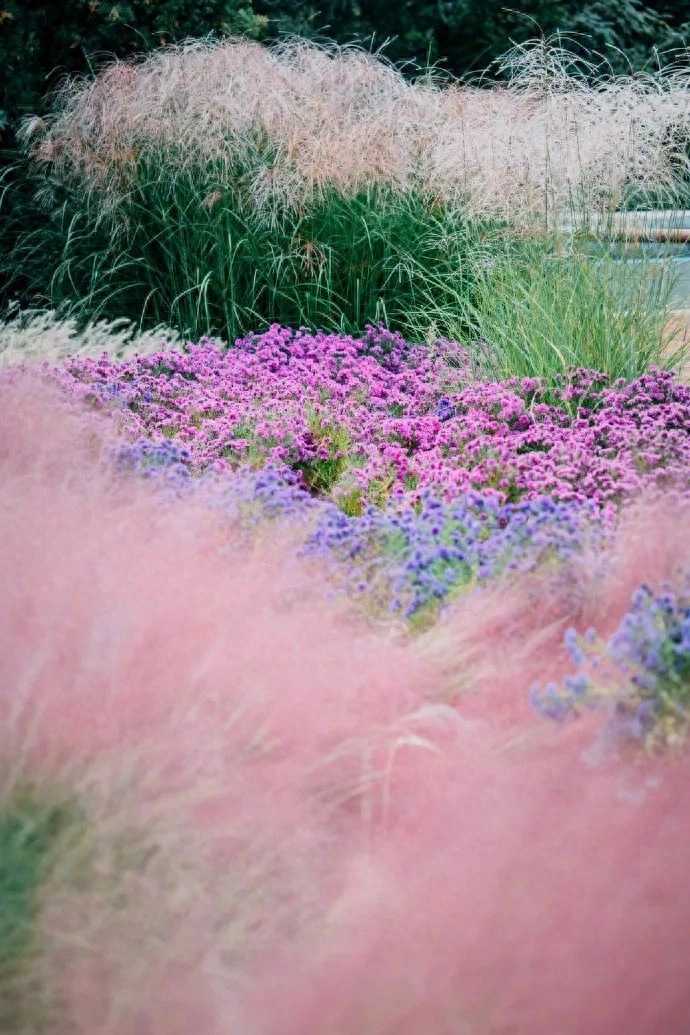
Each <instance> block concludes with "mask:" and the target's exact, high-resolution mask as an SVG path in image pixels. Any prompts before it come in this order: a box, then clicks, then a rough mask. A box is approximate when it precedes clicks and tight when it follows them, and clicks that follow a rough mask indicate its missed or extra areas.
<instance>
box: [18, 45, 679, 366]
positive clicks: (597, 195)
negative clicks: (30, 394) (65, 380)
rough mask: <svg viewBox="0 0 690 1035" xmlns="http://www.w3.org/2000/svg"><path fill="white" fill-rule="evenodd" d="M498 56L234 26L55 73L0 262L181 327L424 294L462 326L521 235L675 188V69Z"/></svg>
mask: <svg viewBox="0 0 690 1035" xmlns="http://www.w3.org/2000/svg"><path fill="white" fill-rule="evenodd" d="M503 71H505V72H506V73H507V76H508V78H507V80H506V81H505V82H496V83H495V84H494V85H493V86H492V88H490V89H476V88H474V87H471V86H467V85H464V84H462V83H459V82H454V81H451V80H448V79H447V78H446V79H443V78H442V77H441V76H440V75H438V74H434V73H432V72H426V73H425V74H424V75H420V76H419V77H418V78H417V79H416V80H409V79H406V78H405V77H404V76H403V75H402V73H401V71H400V70H399V69H397V68H395V67H393V66H392V65H390V64H389V63H387V62H386V61H385V60H384V59H383V58H382V57H381V56H380V55H372V54H368V53H364V52H362V51H361V50H358V49H356V48H336V47H331V48H328V47H319V46H315V45H313V44H309V43H306V42H305V41H300V40H297V41H291V42H286V43H282V44H280V45H276V46H274V47H271V48H269V47H263V46H260V45H258V44H255V43H251V42H248V41H246V40H237V39H229V40H225V41H223V42H220V43H218V42H215V43H214V42H210V41H207V40H201V41H193V42H189V43H186V44H184V45H182V46H178V47H173V48H168V49H164V50H161V51H160V52H157V53H155V54H152V55H149V56H147V57H145V58H143V59H140V60H133V61H131V62H115V63H114V64H111V65H110V66H108V67H106V68H105V69H104V70H103V71H102V72H101V73H100V74H99V75H98V76H96V77H95V78H93V79H86V80H84V79H72V80H68V81H67V82H66V83H65V84H64V86H63V88H62V89H61V91H60V92H59V93H58V94H57V96H56V98H55V101H54V105H53V110H52V113H51V114H48V115H46V116H45V117H44V118H38V117H36V118H33V119H30V120H27V122H26V124H25V126H24V132H23V139H24V143H25V147H26V155H27V161H28V163H29V167H30V169H31V176H32V177H33V178H34V179H35V184H36V194H37V199H38V201H39V202H40V204H41V205H42V206H43V208H44V217H43V220H42V222H41V224H40V225H39V226H38V228H37V229H35V230H34V231H29V232H21V231H18V237H17V245H16V247H15V249H14V251H13V253H12V255H11V256H10V257H9V259H8V261H7V262H6V269H5V273H6V275H8V276H9V278H10V279H12V278H13V277H15V278H19V279H20V280H21V281H22V283H23V285H24V290H25V292H26V293H28V294H29V295H30V296H31V297H34V298H36V297H39V298H43V299H44V300H45V301H46V302H47V304H49V305H52V306H57V307H64V308H65V309H68V310H70V311H71V312H73V313H74V314H75V315H76V316H78V317H79V319H80V320H81V321H82V322H84V321H86V320H88V319H113V318H117V317H121V316H126V317H128V318H130V319H133V320H138V321H140V322H141V323H142V325H144V326H149V327H150V326H154V325H155V324H157V323H167V324H169V325H173V326H176V327H178V328H180V330H181V331H182V332H183V333H186V334H188V335H190V336H192V337H199V336H200V335H201V334H203V333H208V332H209V331H210V332H213V333H218V334H220V335H222V336H223V337H224V338H226V339H227V340H232V339H233V338H234V337H235V336H237V335H238V334H244V333H246V332H248V331H249V330H252V329H257V328H261V327H262V326H265V325H266V324H269V323H271V322H280V323H283V324H288V325H293V326H294V325H296V326H299V325H308V326H312V327H314V326H319V327H323V328H325V329H328V330H340V331H355V330H361V328H362V326H363V324H364V323H365V322H366V321H378V320H383V321H385V322H387V323H388V324H389V325H391V326H393V327H395V328H397V329H400V330H401V331H402V332H403V333H405V334H407V335H408V336H409V335H411V334H412V332H413V330H415V329H417V328H418V327H419V324H420V316H422V317H423V315H424V309H425V308H428V310H429V312H428V319H427V320H426V324H427V325H430V324H432V323H433V322H434V321H435V320H436V321H438V317H439V315H440V314H441V313H446V314H447V315H452V316H453V318H454V323H455V325H456V326H459V327H460V329H461V330H462V332H463V336H467V335H470V334H471V333H473V331H474V330H475V328H476V324H477V321H476V320H475V319H473V318H472V317H473V314H474V313H475V312H476V311H478V310H483V309H484V307H485V303H486V299H487V292H488V298H489V300H491V299H492V297H493V290H494V285H491V284H490V285H489V286H488V287H487V282H486V277H485V271H486V269H487V267H490V266H495V265H496V262H497V261H498V262H499V263H500V262H506V261H509V262H510V263H512V262H514V261H516V259H519V261H520V262H523V259H522V258H520V256H521V254H522V241H521V239H520V237H519V234H522V233H524V232H528V233H529V234H531V235H533V234H534V233H536V234H537V235H538V236H540V237H541V238H545V236H547V235H548V234H550V233H551V232H552V231H558V230H559V228H560V227H561V226H562V224H563V223H564V222H565V221H566V218H567V221H568V222H569V225H573V224H574V214H579V216H578V221H577V225H581V223H582V221H583V218H586V220H589V218H590V216H591V217H594V215H596V214H601V212H609V211H613V210H615V209H618V208H620V207H621V206H625V205H626V204H630V203H631V199H633V196H634V199H635V203H639V202H640V200H641V199H642V200H644V199H645V198H647V199H651V198H652V196H653V197H654V198H655V199H656V200H657V201H658V200H659V198H660V197H661V196H663V197H664V199H665V200H666V202H668V203H671V202H673V203H674V204H680V203H681V201H682V198H683V190H684V184H685V183H686V179H687V169H688V155H687V139H688V127H689V126H690V90H689V89H688V81H687V77H686V76H684V75H683V74H682V73H681V72H679V71H677V70H667V71H665V72H659V73H658V74H656V75H650V76H647V77H640V76H628V77H622V78H620V77H618V78H616V77H611V76H606V75H604V74H600V75H599V77H598V78H597V74H596V71H595V70H594V69H593V68H592V67H583V66H582V65H581V64H579V65H578V64H577V62H575V61H574V59H572V58H571V57H570V56H569V55H567V54H566V53H565V52H564V51H563V50H559V49H558V48H554V47H552V46H549V45H548V44H544V43H539V44H535V45H533V46H530V47H526V48H523V49H522V50H520V51H516V52H514V53H513V54H511V55H509V56H508V57H507V58H506V60H505V62H504V67H503ZM583 213H584V216H583ZM545 231H546V232H547V234H546V235H545ZM516 232H517V236H516ZM541 261H542V260H541V258H539V257H538V258H537V260H536V262H537V266H536V272H535V273H534V276H536V278H537V279H539V278H540V277H541V273H540V269H539V266H540V263H541ZM499 279H503V280H504V281H505V282H506V284H508V285H511V284H512V282H513V280H514V271H513V269H512V267H510V266H507V267H506V268H505V270H504V276H503V277H502V278H501V277H500V274H499ZM522 279H524V277H523V278H522ZM477 289H478V293H477ZM566 290H568V289H567V288H566ZM510 304H512V303H508V302H506V306H507V307H508V306H509V305H510ZM649 304H650V303H649V301H648V300H646V301H645V303H644V306H645V308H644V311H643V312H642V314H641V315H640V322H641V323H642V324H643V325H644V328H643V330H642V331H640V334H639V335H638V337H639V336H642V337H643V338H644V344H643V347H642V353H644V354H646V353H647V352H649V350H650V349H652V348H653V347H656V343H655V342H650V341H649V340H648V336H647V329H648V328H647V325H648V323H649V321H648V320H647V319H646V316H647V307H648V306H649ZM634 309H635V307H634V306H633V307H632V309H630V310H629V311H630V313H631V314H632V313H634ZM588 319H589V318H588ZM422 322H424V321H423V320H422ZM441 322H443V320H442V321H441ZM633 322H634V320H633ZM541 330H542V328H539V327H538V328H537V329H536V333H535V339H536V340H539V336H540V333H541ZM555 345H556V350H560V351H561V352H562V351H563V349H562V348H561V345H559V343H558V342H556V343H555ZM539 347H540V346H539ZM521 351H522V346H520V347H519V348H518V350H517V351H516V352H515V353H514V356H515V357H517V355H518V353H519V352H521ZM614 351H615V350H614ZM554 354H557V353H556V352H554ZM525 369H528V367H526V368H525ZM611 372H612V373H619V372H620V368H619V367H615V369H612V370H611Z"/></svg>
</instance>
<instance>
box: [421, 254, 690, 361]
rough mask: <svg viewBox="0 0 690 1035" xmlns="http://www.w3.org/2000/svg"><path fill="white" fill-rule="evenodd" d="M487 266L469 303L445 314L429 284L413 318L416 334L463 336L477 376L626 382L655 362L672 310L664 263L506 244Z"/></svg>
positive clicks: (458, 301) (462, 302) (459, 302)
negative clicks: (578, 374)
mask: <svg viewBox="0 0 690 1035" xmlns="http://www.w3.org/2000/svg"><path fill="white" fill-rule="evenodd" d="M487 260H488V261H487V262H486V264H485V267H484V269H483V271H481V272H480V273H478V276H477V279H476V282H475V284H474V286H473V292H472V295H471V297H469V296H467V295H465V296H458V298H457V299H456V301H455V304H454V305H449V306H446V307H445V308H444V307H443V306H439V305H437V303H436V300H435V297H434V284H433V282H432V283H430V290H429V296H428V299H427V303H426V305H425V307H424V308H423V309H422V310H421V311H420V313H419V314H418V315H417V333H418V334H419V333H420V332H422V331H423V328H424V324H425V322H426V321H431V322H432V323H433V326H434V328H435V330H437V331H440V332H441V333H443V334H446V335H448V336H449V337H451V338H453V337H457V336H458V335H460V336H462V335H466V334H467V333H468V331H469V334H470V337H471V338H472V339H473V340H474V341H475V342H476V343H477V344H476V345H475V356H474V359H475V364H476V368H477V373H478V374H480V376H483V377H495V378H499V379H500V378H505V377H511V376H514V375H517V376H521V377H544V378H546V379H547V380H552V379H553V378H555V377H558V376H560V375H562V374H563V373H565V372H566V371H568V370H572V369H573V368H580V367H586V368H589V369H594V370H601V371H605V372H606V373H607V374H608V375H609V376H610V377H612V378H616V377H625V378H634V377H638V376H639V375H641V374H642V373H644V371H645V370H647V369H648V368H649V366H650V364H652V363H655V362H660V361H661V356H662V352H663V349H664V345H665V344H666V343H665V341H664V326H665V324H666V322H667V320H668V316H669V308H670V306H669V302H668V299H669V283H668V278H667V270H666V268H665V266H664V264H663V263H654V262H646V261H640V262H637V263H631V262H625V261H614V260H613V259H612V258H610V257H608V256H596V255H591V254H589V253H588V252H587V251H580V252H574V253H571V254H566V255H559V254H557V253H555V252H553V251H551V250H549V249H545V248H543V247H541V246H539V245H536V244H535V245H529V244H522V245H515V246H512V245H509V244H506V247H505V249H504V251H503V253H502V254H500V253H498V252H497V253H495V254H494V256H488V255H487ZM468 297H469V303H468V302H467V299H468ZM427 325H428V324H427ZM679 358H680V357H668V361H669V362H671V363H672V364H673V363H674V362H675V361H676V360H677V359H679Z"/></svg>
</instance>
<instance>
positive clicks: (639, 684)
mask: <svg viewBox="0 0 690 1035" xmlns="http://www.w3.org/2000/svg"><path fill="white" fill-rule="evenodd" d="M565 644H566V647H567V649H568V653H569V654H570V657H571V659H572V661H573V662H574V663H575V665H576V666H577V668H578V672H577V673H576V674H575V675H571V676H567V677H566V678H565V680H564V681H563V684H562V685H561V686H558V685H557V684H556V683H549V684H547V685H546V687H545V688H542V687H541V686H539V685H535V686H533V687H532V690H531V695H530V696H531V700H532V704H533V706H534V707H535V709H536V710H537V711H538V712H539V713H540V714H542V715H545V716H548V717H549V718H552V719H556V720H557V721H564V720H565V719H568V718H570V717H573V716H576V715H578V714H579V713H580V712H581V711H582V709H583V708H585V707H588V708H605V709H607V710H608V712H609V713H610V715H611V718H612V720H613V724H614V727H615V729H616V730H617V731H619V732H620V733H622V734H624V735H626V736H629V737H632V738H634V739H636V740H642V741H646V742H647V743H666V744H667V743H673V742H675V741H676V740H677V739H679V737H680V736H681V735H682V734H683V732H684V731H685V729H686V727H687V724H688V720H689V719H690V595H689V594H688V592H687V591H685V592H683V593H674V592H673V591H671V590H670V589H668V588H666V589H664V590H663V591H662V592H660V593H655V592H654V591H653V590H652V589H650V587H649V586H647V585H643V586H641V587H640V589H639V590H637V592H636V593H635V594H634V596H633V598H632V602H631V606H630V610H629V611H628V612H627V614H626V615H625V616H624V617H623V619H622V620H621V622H620V624H619V626H618V628H617V630H616V631H615V633H614V634H613V636H612V637H611V638H610V639H609V640H608V641H607V642H606V643H603V642H602V641H601V640H600V639H599V638H598V637H597V635H596V633H595V631H594V630H593V629H588V630H587V632H586V633H585V634H584V636H580V635H578V634H577V632H576V631H575V629H573V628H570V629H568V630H567V632H566V634H565Z"/></svg>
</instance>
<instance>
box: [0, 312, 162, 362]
mask: <svg viewBox="0 0 690 1035" xmlns="http://www.w3.org/2000/svg"><path fill="white" fill-rule="evenodd" d="M179 345H180V336H179V334H178V333H177V332H176V331H174V330H171V329H170V328H166V327H156V328H155V329H154V330H152V331H145V332H143V333H139V332H137V330H136V328H135V327H134V326H133V325H132V324H131V323H130V322H129V321H128V320H124V319H123V320H110V321H108V320H100V321H97V322H96V323H94V324H91V325H90V326H88V327H86V328H85V329H83V330H81V329H80V328H79V327H78V325H77V323H76V321H75V320H72V319H62V318H61V317H59V316H58V315H57V314H56V313H55V312H53V311H51V310H33V311H30V310H26V311H24V312H23V313H21V314H19V315H17V316H15V317H14V318H11V319H7V320H5V321H2V322H0V367H6V366H13V365H15V364H18V363H28V364H34V363H42V362H43V361H45V360H47V361H49V362H51V363H59V362H61V361H62V360H64V359H65V358H66V357H67V356H69V355H80V356H94V357H95V356H100V355H101V354H102V353H103V352H107V353H108V354H109V355H111V356H114V357H116V358H118V359H126V358H127V357H128V356H131V355H134V353H137V352H139V353H141V354H146V353H151V352H158V351H159V349H161V348H164V347H170V348H173V347H175V346H179Z"/></svg>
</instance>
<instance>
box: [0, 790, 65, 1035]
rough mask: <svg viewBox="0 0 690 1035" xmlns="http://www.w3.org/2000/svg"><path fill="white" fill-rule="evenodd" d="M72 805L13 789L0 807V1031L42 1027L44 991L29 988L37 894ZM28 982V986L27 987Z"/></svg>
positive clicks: (35, 942)
mask: <svg viewBox="0 0 690 1035" xmlns="http://www.w3.org/2000/svg"><path fill="white" fill-rule="evenodd" d="M74 818H75V812H74V809H73V808H72V807H71V806H68V805H65V804H64V803H57V802H55V801H53V800H51V799H49V798H45V797H44V796H43V795H41V794H39V793H38V792H37V791H36V790H35V789H34V788H33V787H22V788H15V789H14V790H13V791H12V793H11V795H10V796H9V798H8V800H6V801H4V802H3V803H2V805H1V806H0V1030H2V1031H3V1032H8V1033H11V1032H20V1031H21V1032H29V1031H41V1030H43V1028H42V1027H41V1024H42V1023H43V1022H44V1021H45V1014H44V1010H45V1007H46V1003H45V999H44V994H43V993H44V990H42V989H39V988H33V987H30V981H29V978H28V974H29V973H31V968H30V964H31V961H32V959H34V957H35V956H36V954H37V953H39V952H40V944H39V941H38V938H37V934H36V919H37V916H38V912H39V901H38V894H39V889H40V887H41V885H42V884H43V882H44V881H45V880H46V879H47V877H48V876H49V874H50V868H51V862H52V860H53V857H54V853H55V850H56V847H57V845H58V843H59V839H60V838H61V836H63V834H64V832H65V830H66V828H67V827H68V826H69V824H70V823H73V822H74ZM27 982H29V984H28V985H27Z"/></svg>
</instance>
